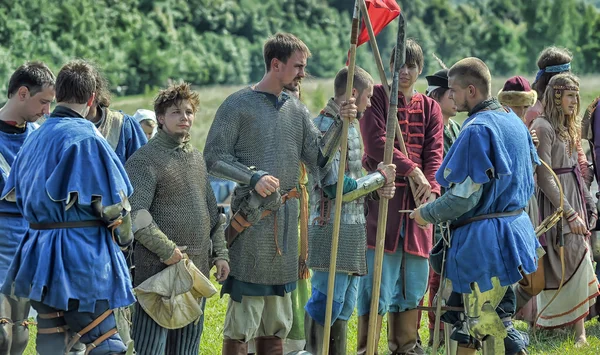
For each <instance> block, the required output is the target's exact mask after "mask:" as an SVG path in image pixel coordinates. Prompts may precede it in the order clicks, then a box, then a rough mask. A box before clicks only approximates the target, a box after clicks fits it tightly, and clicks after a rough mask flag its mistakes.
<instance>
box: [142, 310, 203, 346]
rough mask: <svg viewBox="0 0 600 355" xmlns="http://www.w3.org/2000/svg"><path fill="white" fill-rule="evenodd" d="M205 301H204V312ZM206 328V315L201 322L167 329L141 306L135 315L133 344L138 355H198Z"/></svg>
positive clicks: (201, 318)
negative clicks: (203, 330)
mask: <svg viewBox="0 0 600 355" xmlns="http://www.w3.org/2000/svg"><path fill="white" fill-rule="evenodd" d="M204 305H205V300H204V299H203V300H202V310H204ZM203 328H204V314H202V316H201V317H200V320H199V321H198V322H197V323H196V322H192V323H190V324H188V325H187V326H185V327H183V328H180V329H166V328H163V327H161V326H160V325H158V323H156V322H155V321H154V320H153V319H152V318H150V316H149V315H148V314H147V313H146V312H145V311H144V309H143V308H142V307H141V306H140V305H139V303H136V304H135V311H134V315H133V344H134V346H135V351H136V352H137V353H138V354H144V355H198V352H199V349H200V338H201V337H202V329H203Z"/></svg>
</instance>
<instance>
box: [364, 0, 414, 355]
mask: <svg viewBox="0 0 600 355" xmlns="http://www.w3.org/2000/svg"><path fill="white" fill-rule="evenodd" d="M362 5H364V6H362ZM361 8H362V11H363V17H364V18H365V24H366V25H367V29H369V27H370V20H369V19H368V14H367V7H366V5H365V4H364V0H362V1H361ZM404 26H405V21H404V16H403V15H402V14H400V17H399V23H398V38H397V42H396V56H395V59H394V73H393V80H392V88H391V92H392V93H394V94H395V93H397V92H398V76H399V74H398V72H399V68H400V67H401V66H402V65H403V64H404V61H405V56H406V53H405V43H406V33H405V28H404ZM369 36H370V37H371V38H372V41H371V44H373V43H374V42H375V41H374V39H375V36H374V35H373V31H372V27H371V30H370V31H369ZM373 52H374V53H377V54H376V58H377V55H378V54H379V51H378V50H375V49H374V50H373ZM379 62H380V63H381V56H379ZM381 68H383V65H382V66H381ZM381 72H382V71H381V70H380V74H381ZM383 78H385V72H383ZM383 87H384V88H385V87H387V82H385V81H384V83H383ZM388 97H389V99H390V106H389V110H388V117H387V124H386V130H385V148H384V153H383V162H384V164H391V163H392V158H393V153H394V140H395V134H396V129H395V128H396V126H397V122H398V118H397V113H398V95H390V94H389V93H388ZM398 141H399V142H402V143H401V147H402V146H404V145H403V143H404V142H403V139H402V136H401V135H400V136H399V137H398ZM404 149H406V147H405V148H404ZM407 157H408V155H407ZM387 215H388V200H387V199H384V198H382V199H381V200H379V215H378V216H377V236H376V241H375V260H374V267H373V289H372V293H371V309H370V312H369V330H368V337H367V355H373V354H374V353H375V349H376V348H377V344H376V343H375V340H376V339H377V338H378V336H377V335H378V334H377V333H378V332H379V331H380V329H377V316H378V313H379V295H380V293H381V289H380V288H381V274H382V266H383V252H384V244H385V232H386V225H387Z"/></svg>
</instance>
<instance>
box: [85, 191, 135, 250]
mask: <svg viewBox="0 0 600 355" xmlns="http://www.w3.org/2000/svg"><path fill="white" fill-rule="evenodd" d="M119 195H121V202H119V203H117V204H114V205H109V206H103V205H102V199H101V198H98V199H94V200H93V201H92V210H93V211H94V213H95V214H96V216H98V218H99V219H100V220H101V221H102V222H104V223H105V224H106V226H107V227H108V228H109V229H110V230H111V231H112V234H113V237H114V239H115V241H116V242H117V244H118V245H119V246H120V247H121V248H126V247H128V246H129V245H131V243H133V232H132V230H131V228H132V226H131V214H130V212H131V205H130V204H129V200H128V199H127V196H126V195H125V192H123V191H119Z"/></svg>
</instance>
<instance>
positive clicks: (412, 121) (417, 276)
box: [358, 39, 444, 354]
mask: <svg viewBox="0 0 600 355" xmlns="http://www.w3.org/2000/svg"><path fill="white" fill-rule="evenodd" d="M392 58H394V53H392ZM392 60H393V59H392ZM392 64H393V63H392ZM392 70H393V69H392ZM422 70H423V50H422V49H421V47H420V46H419V44H418V43H416V42H415V41H413V40H410V39H409V40H407V41H406V61H405V64H404V65H403V66H402V68H400V72H399V81H398V93H397V94H398V114H397V116H398V122H399V124H400V127H401V129H402V135H403V139H404V142H405V144H406V149H407V151H408V157H407V156H405V155H404V154H403V153H402V151H401V150H400V145H399V144H398V139H399V138H400V137H396V141H395V142H394V155H393V163H394V164H395V165H396V167H397V168H396V195H395V196H394V198H393V199H391V200H390V201H389V212H388V217H387V229H386V236H385V255H384V258H383V273H382V278H381V295H380V297H379V319H378V328H379V329H380V328H381V320H382V317H383V315H385V314H386V313H388V346H389V350H390V352H391V353H392V354H420V353H423V352H422V349H420V346H418V345H417V334H418V333H417V317H418V311H417V305H418V304H419V301H420V300H421V299H422V298H423V296H424V294H425V291H426V290H427V280H428V275H429V264H428V257H429V251H430V249H431V247H432V240H433V229H432V228H429V229H425V230H424V229H420V228H419V227H418V226H417V224H416V223H415V222H414V221H413V220H411V219H409V218H408V214H406V213H399V212H398V211H399V210H406V209H414V208H415V200H418V201H419V202H426V201H428V200H429V201H432V200H433V199H435V198H436V197H437V196H439V194H440V186H439V184H438V183H437V182H436V180H435V173H436V171H437V170H438V168H439V167H440V165H441V163H442V160H443V150H444V137H443V132H444V126H443V117H442V112H441V109H440V106H439V104H438V103H437V102H435V101H434V100H433V99H431V98H429V97H427V96H425V95H423V94H420V93H418V92H416V91H415V89H414V85H415V82H416V81H417V78H418V77H419V75H420V74H421V71H422ZM388 109H389V100H388V98H387V97H386V95H385V91H384V88H383V87H382V86H381V85H377V86H375V88H374V93H373V97H372V98H371V107H370V108H369V109H367V110H366V111H365V115H364V118H363V119H362V120H361V121H360V130H361V133H362V137H363V141H364V149H365V155H364V157H363V167H364V168H365V169H367V171H372V170H374V169H376V168H377V164H378V163H379V162H380V161H383V151H384V146H385V128H386V120H387V116H388ZM408 179H413V181H414V182H415V185H416V190H415V196H413V194H412V193H411V191H410V187H409V185H408ZM378 204H379V203H378V201H368V202H367V207H368V214H367V243H368V247H369V249H368V250H367V264H368V270H369V274H368V275H366V276H364V277H362V278H361V280H360V282H359V287H358V294H359V300H358V316H359V318H358V353H359V354H363V353H365V352H366V344H367V333H368V331H367V329H368V322H369V310H370V303H371V295H372V288H373V276H372V275H373V268H374V266H373V264H374V255H375V253H374V248H375V236H376V233H377V215H378V209H379V206H378ZM378 333H380V331H378Z"/></svg>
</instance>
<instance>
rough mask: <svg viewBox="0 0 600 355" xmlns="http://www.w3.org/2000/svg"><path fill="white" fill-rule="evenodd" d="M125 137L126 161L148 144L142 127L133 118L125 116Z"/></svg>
mask: <svg viewBox="0 0 600 355" xmlns="http://www.w3.org/2000/svg"><path fill="white" fill-rule="evenodd" d="M123 120H124V121H123V132H122V134H123V137H125V160H127V159H129V157H131V156H132V155H133V153H135V152H136V151H137V150H138V149H140V147H142V146H143V145H144V144H146V143H148V138H146V133H144V130H143V129H142V126H141V125H140V124H139V123H138V122H137V121H136V120H135V119H134V118H133V117H131V116H129V115H126V114H123Z"/></svg>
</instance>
